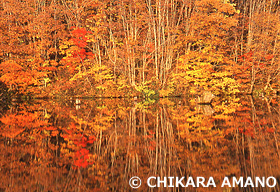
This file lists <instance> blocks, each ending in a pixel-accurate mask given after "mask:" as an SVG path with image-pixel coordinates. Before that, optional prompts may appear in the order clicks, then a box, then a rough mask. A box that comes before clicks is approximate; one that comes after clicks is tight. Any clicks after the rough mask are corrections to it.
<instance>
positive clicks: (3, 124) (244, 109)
mask: <svg viewBox="0 0 280 192" xmlns="http://www.w3.org/2000/svg"><path fill="white" fill-rule="evenodd" d="M279 112H280V108H279V98H258V99H253V98H252V97H242V98H231V97H228V98H215V100H214V101H213V103H212V105H198V104H196V103H195V99H191V98H184V99H183V98H173V99H172V98H169V99H159V100H152V99H149V100H146V101H145V100H140V99H138V100H129V99H95V100H91V99H81V104H79V105H76V102H75V101H64V102H62V101H57V100H48V101H46V100H36V101H32V102H29V103H26V102H22V103H12V104H10V105H9V106H2V108H1V118H0V129H1V130H0V134H1V137H0V145H1V147H0V168H1V171H0V174H1V180H0V186H1V188H0V191H81V192H82V191H280V189H279V185H278V183H279V182H280V172H279V168H280V164H279V163H280V161H279V152H280V151H279V144H280V143H279V140H280V135H279V128H280V127H279V126H280V114H279ZM132 176H138V177H139V178H141V179H142V185H141V187H140V188H139V189H137V190H135V189H132V188H131V187H130V186H129V184H128V183H129V179H130V178H131V177H132ZM150 176H157V177H158V176H159V177H161V178H163V177H164V176H165V177H172V176H173V177H183V176H184V177H186V178H188V177H193V178H194V179H195V178H196V177H198V176H202V177H204V178H206V179H207V180H208V178H209V177H213V178H214V180H215V183H216V185H217V187H216V188H213V187H210V188H203V187H198V188H193V187H188V188H182V187H179V188H164V187H163V185H161V187H159V188H149V187H148V186H147V183H146V181H147V179H148V177H150ZM226 176H227V177H229V178H233V177H236V178H239V177H241V176H242V177H252V178H255V177H257V176H258V177H266V178H267V177H269V176H273V177H275V178H276V179H277V185H276V186H275V187H274V188H269V187H267V186H266V187H265V188H263V187H257V188H252V187H246V188H242V187H240V186H239V187H235V188H221V187H220V186H221V184H222V181H223V179H224V177H226ZM184 182H186V180H185V181H184Z"/></svg>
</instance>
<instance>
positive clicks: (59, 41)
mask: <svg viewBox="0 0 280 192" xmlns="http://www.w3.org/2000/svg"><path fill="white" fill-rule="evenodd" d="M0 17H1V18H0V50H1V52H0V62H1V64H0V70H1V72H0V73H1V74H0V75H1V77H0V80H1V82H2V85H1V87H2V89H3V90H5V92H9V93H10V94H13V95H14V94H16V95H30V96H34V97H61V96H65V95H69V96H76V97H81V96H89V97H131V96H139V97H166V96H182V95H189V94H199V93H201V91H205V90H206V91H211V92H212V93H214V94H216V95H232V94H237V93H246V94H253V93H256V94H260V93H263V94H275V93H277V92H278V90H279V83H278V79H279V62H280V61H279V2H278V1H273V0H272V1H257V0H251V1H233V2H231V1H228V0H225V1H220V0H199V1H198V0H197V1H196V0H194V1H192V0H187V1H186V0H175V1H174V0H156V1H153V0H146V1H142V0H134V1H130V0H121V1H109V0H108V1H107V0H104V1H98V0H97V1H95V0H73V1H72V0H70V1H65V0H38V1H33V0H32V1H31V0H25V1H18V0H9V1H6V0H2V1H1V4H0Z"/></svg>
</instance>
